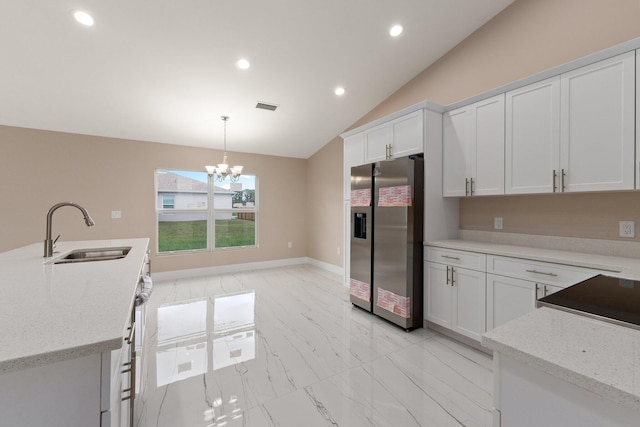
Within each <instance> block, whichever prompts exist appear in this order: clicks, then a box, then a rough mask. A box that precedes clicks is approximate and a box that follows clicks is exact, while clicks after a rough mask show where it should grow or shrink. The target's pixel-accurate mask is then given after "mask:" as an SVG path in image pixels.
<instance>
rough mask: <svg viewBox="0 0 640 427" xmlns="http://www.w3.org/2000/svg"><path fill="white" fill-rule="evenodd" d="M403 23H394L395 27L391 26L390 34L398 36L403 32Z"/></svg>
mask: <svg viewBox="0 0 640 427" xmlns="http://www.w3.org/2000/svg"><path fill="white" fill-rule="evenodd" d="M402 30H403V28H402V25H399V24H397V25H394V26H393V27H391V29H390V30H389V35H390V36H391V37H398V36H399V35H400V34H402Z"/></svg>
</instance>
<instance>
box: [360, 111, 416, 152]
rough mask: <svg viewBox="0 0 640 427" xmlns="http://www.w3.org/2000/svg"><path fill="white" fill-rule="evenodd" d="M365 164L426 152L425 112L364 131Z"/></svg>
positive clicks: (412, 114) (411, 114) (408, 115)
mask: <svg viewBox="0 0 640 427" xmlns="http://www.w3.org/2000/svg"><path fill="white" fill-rule="evenodd" d="M364 138H365V160H366V161H365V163H373V162H379V161H382V160H390V159H392V158H398V157H404V156H408V155H410V154H417V153H422V152H424V111H423V110H417V111H414V112H413V113H410V114H407V115H405V116H402V117H399V118H397V119H394V120H391V121H389V122H387V123H383V124H381V125H378V126H376V127H374V128H371V129H369V130H366V131H364Z"/></svg>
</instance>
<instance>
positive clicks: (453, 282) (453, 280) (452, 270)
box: [451, 267, 456, 286]
mask: <svg viewBox="0 0 640 427" xmlns="http://www.w3.org/2000/svg"><path fill="white" fill-rule="evenodd" d="M455 272H456V270H455V269H454V268H453V267H451V286H453V285H455V284H456V281H455V279H454V278H453V274H454V273H455Z"/></svg>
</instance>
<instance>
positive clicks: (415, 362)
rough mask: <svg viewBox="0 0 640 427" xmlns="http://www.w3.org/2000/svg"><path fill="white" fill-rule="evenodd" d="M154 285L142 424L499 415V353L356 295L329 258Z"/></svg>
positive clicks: (486, 418)
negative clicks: (386, 315)
mask: <svg viewBox="0 0 640 427" xmlns="http://www.w3.org/2000/svg"><path fill="white" fill-rule="evenodd" d="M154 285H155V286H154V293H153V295H152V297H151V298H150V300H149V302H148V303H147V305H146V306H145V307H146V316H145V318H146V325H145V332H144V341H143V346H142V353H143V354H144V356H143V363H142V366H140V369H139V372H140V379H139V381H138V385H139V386H141V388H140V390H141V393H140V395H139V398H138V402H137V408H136V426H138V427H152V426H153V427H196V426H202V427H222V426H228V427H235V426H249V427H262V426H278V427H280V426H282V427H289V426H291V427H301V426H304V427H315V426H340V427H359V426H398V427H404V426H434V427H436V426H437V427H446V426H489V425H491V416H490V413H489V408H490V407H491V388H492V385H493V377H492V371H491V369H492V361H491V357H489V356H487V355H486V354H484V353H482V352H479V351H477V350H475V349H472V348H470V347H467V346H465V345H463V344H460V343H458V342H456V341H454V340H452V339H449V338H447V337H445V336H443V335H441V334H438V333H436V332H434V331H431V330H425V329H418V330H414V331H412V332H410V333H407V332H405V331H404V330H403V329H401V328H399V327H396V326H394V325H392V324H390V323H387V322H386V321H383V320H381V319H379V318H377V317H375V316H373V315H371V314H369V313H366V312H364V311H363V310H360V309H357V308H355V307H353V306H352V305H351V303H350V302H349V293H348V290H347V289H346V288H345V287H343V286H342V285H341V283H340V281H339V278H338V277H337V276H335V275H333V274H331V273H328V272H326V271H324V270H322V269H320V268H317V267H315V266H312V265H308V264H305V265H297V266H290V267H284V268H276V269H267V270H255V271H247V272H241V273H232V274H221V275H212V276H203V277H198V278H190V279H181V280H177V281H173V282H161V283H158V282H156V283H155V284H154Z"/></svg>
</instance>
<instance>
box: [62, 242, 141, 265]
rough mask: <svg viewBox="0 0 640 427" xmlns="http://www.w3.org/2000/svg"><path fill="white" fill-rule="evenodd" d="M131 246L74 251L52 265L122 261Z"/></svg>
mask: <svg viewBox="0 0 640 427" xmlns="http://www.w3.org/2000/svg"><path fill="white" fill-rule="evenodd" d="M130 250H131V246H120V247H110V248H92V249H75V250H73V251H71V252H69V253H68V254H67V255H65V256H64V257H62V258H59V259H57V260H55V261H54V262H53V263H54V264H71V263H76V262H91V261H109V260H114V259H122V258H124V257H126V256H127V254H128V253H129V251H130Z"/></svg>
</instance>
